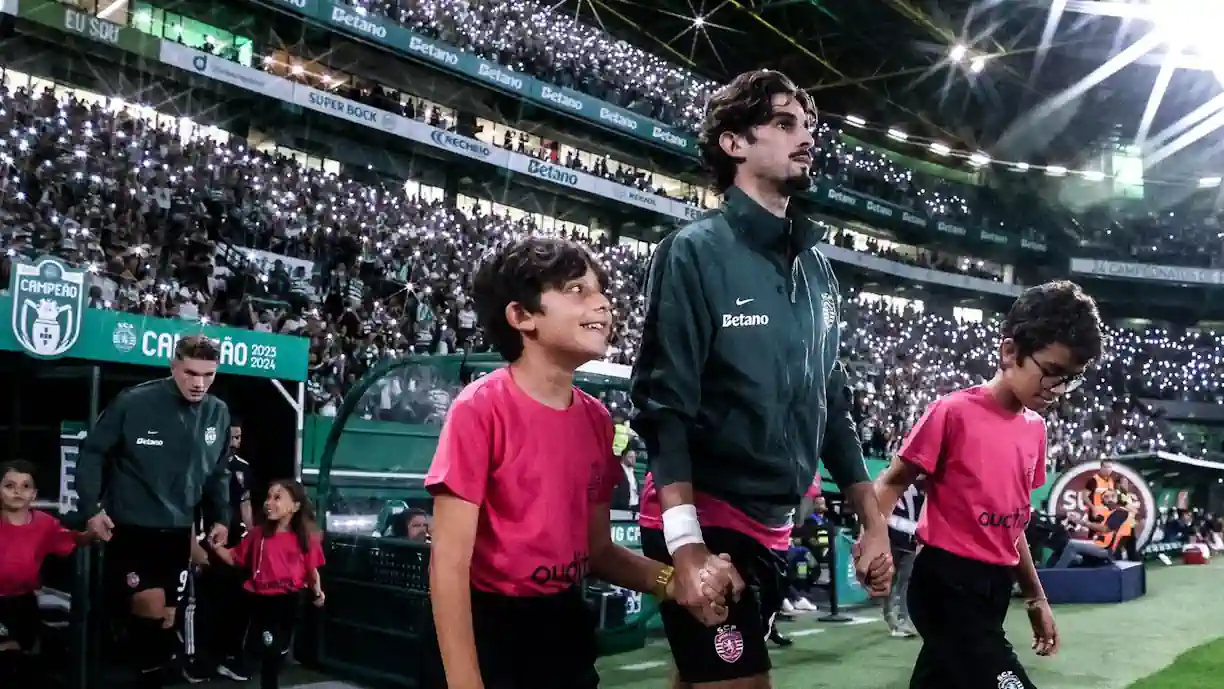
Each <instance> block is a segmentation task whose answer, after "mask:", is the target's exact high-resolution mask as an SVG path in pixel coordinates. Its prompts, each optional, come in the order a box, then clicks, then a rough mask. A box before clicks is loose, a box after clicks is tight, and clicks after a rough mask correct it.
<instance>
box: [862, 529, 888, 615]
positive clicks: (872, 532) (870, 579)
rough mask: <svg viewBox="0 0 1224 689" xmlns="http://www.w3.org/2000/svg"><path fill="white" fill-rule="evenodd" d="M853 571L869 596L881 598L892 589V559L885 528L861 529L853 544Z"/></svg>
mask: <svg viewBox="0 0 1224 689" xmlns="http://www.w3.org/2000/svg"><path fill="white" fill-rule="evenodd" d="M854 571H855V574H857V575H858V580H859V582H860V583H862V585H863V587H864V588H866V589H867V593H868V594H869V595H871V597H873V598H881V597H883V596H887V595H888V594H889V592H891V591H892V579H893V560H892V548H891V547H890V545H889V542H888V529H887V528H883V529H867V528H864V529H863V533H862V535H861V536H859V540H858V543H855V544H854Z"/></svg>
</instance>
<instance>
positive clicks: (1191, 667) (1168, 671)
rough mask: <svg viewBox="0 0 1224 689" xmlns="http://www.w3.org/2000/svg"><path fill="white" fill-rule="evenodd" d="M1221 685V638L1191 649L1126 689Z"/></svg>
mask: <svg viewBox="0 0 1224 689" xmlns="http://www.w3.org/2000/svg"><path fill="white" fill-rule="evenodd" d="M1222 685H1224V638H1220V639H1216V640H1215V641H1212V642H1209V643H1205V644H1203V645H1202V646H1198V647H1196V648H1192V649H1190V650H1189V651H1186V652H1185V653H1183V654H1181V655H1180V656H1178V657H1177V660H1175V661H1173V664H1172V665H1170V666H1169V667H1167V668H1165V669H1163V670H1161V671H1160V672H1157V673H1156V674H1154V675H1151V676H1149V677H1145V678H1143V679H1141V680H1139V681H1138V682H1135V683H1134V684H1132V685H1130V687H1128V688H1127V689H1219V687H1220V686H1222Z"/></svg>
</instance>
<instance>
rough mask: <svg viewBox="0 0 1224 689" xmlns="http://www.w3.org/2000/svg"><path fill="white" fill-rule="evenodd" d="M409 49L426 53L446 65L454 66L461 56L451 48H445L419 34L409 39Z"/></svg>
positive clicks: (425, 54) (426, 55)
mask: <svg viewBox="0 0 1224 689" xmlns="http://www.w3.org/2000/svg"><path fill="white" fill-rule="evenodd" d="M408 50H409V51H411V52H414V53H416V54H418V55H424V56H425V57H427V58H430V59H431V60H436V61H438V62H441V63H442V64H445V65H450V66H451V67H454V66H455V65H457V64H459V56H458V55H456V54H455V53H452V52H451V51H449V50H443V49H441V48H439V47H438V46H436V45H434V44H433V42H431V41H426V40H424V39H422V38H420V37H419V36H413V37H412V38H411V39H409V41H408Z"/></svg>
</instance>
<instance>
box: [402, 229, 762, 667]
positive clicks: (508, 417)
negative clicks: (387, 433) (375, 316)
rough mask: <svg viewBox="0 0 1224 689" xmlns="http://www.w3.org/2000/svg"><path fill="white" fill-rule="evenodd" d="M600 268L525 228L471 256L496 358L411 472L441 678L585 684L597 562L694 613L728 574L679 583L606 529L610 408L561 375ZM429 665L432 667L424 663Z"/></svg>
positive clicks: (600, 337) (597, 298) (612, 470)
mask: <svg viewBox="0 0 1224 689" xmlns="http://www.w3.org/2000/svg"><path fill="white" fill-rule="evenodd" d="M606 284H607V276H606V275H605V273H604V272H603V270H602V269H601V268H600V266H599V265H598V264H596V263H595V260H594V259H593V258H592V257H591V255H590V254H589V253H588V252H587V251H586V250H585V249H583V248H582V247H580V246H579V245H577V244H574V243H572V242H568V241H563V240H558V239H544V238H531V239H525V240H522V241H519V242H515V243H514V244H511V245H510V246H508V247H506V248H505V249H504V250H503V251H501V252H500V253H499V254H498V255H496V256H494V257H493V258H492V259H491V260H489V261H487V262H485V263H484V265H482V266H481V268H480V270H479V271H478V272H477V274H476V278H475V282H474V285H473V293H474V297H475V302H476V312H477V315H478V318H479V320H480V325H481V327H482V328H483V329H484V332H485V336H486V338H487V339H488V340H489V342H491V343H492V345H493V347H494V348H495V349H496V350H497V351H498V352H499V353H500V354H501V355H502V356H503V357H504V358H505V359H506V360H507V361H509V362H510V365H509V366H507V367H506V368H503V369H500V370H498V371H496V372H494V373H491V374H489V375H487V376H485V377H483V378H481V379H479V380H477V381H475V382H473V383H471V384H470V385H468V386H467V387H466V388H464V390H463V392H462V393H460V394H459V396H458V398H456V400H455V402H454V404H453V405H452V406H451V409H450V412H449V414H448V415H447V418H446V423H445V425H444V426H443V427H442V436H441V438H440V439H439V442H438V448H437V452H436V453H435V455H434V459H433V464H432V465H431V466H430V468H429V474H428V476H427V477H426V479H425V485H426V487H427V488H428V489H429V491H430V493H432V494H433V496H434V499H435V502H434V522H433V552H432V560H431V563H430V573H429V581H430V600H431V602H432V604H433V614H434V623H435V626H436V628H437V640H438V644H439V650H440V652H441V653H440V655H441V660H442V665H443V669H444V674H445V679H444V680H443V678H442V677H440V676H438V675H439V673H437V672H436V671H435V672H434V676H428V672H429V670H428V669H427V670H426V672H427V676H426V677H425V678H424V684H425V685H426V686H447V687H449V689H593V688H594V687H596V686H598V684H599V676H598V674H597V673H596V671H595V624H594V617H593V615H592V614H591V612H590V611H589V610H588V609H587V607H586V604H585V602H584V601H583V599H582V583H583V579H584V578H586V577H587V576H588V575H591V576H596V577H598V578H600V579H602V580H604V581H607V582H608V583H611V584H614V585H616V586H620V587H623V588H627V589H632V590H635V591H648V592H650V593H652V594H654V595H655V596H657V597H659V598H660V599H662V600H674V601H676V602H677V603H679V604H680V605H683V606H684V607H686V608H687V609H689V611H690V612H692V613H693V614H694V616H696V617H698V618H699V619H701V620H702V621H703V622H705V623H707V624H716V623H719V622H721V621H723V620H725V619H726V603H727V601H726V599H725V598H724V595H727V594H732V593H735V592H738V591H739V590H742V589H743V582H742V581H739V580H738V576H737V575H735V573H734V569H733V568H732V567H731V565H730V563H729V562H728V561H726V560H723V561H720V564H716V565H715V566H713V567H709V568H707V569H705V570H703V582H702V583H701V584H699V588H700V590H688V587H687V586H686V585H685V584H684V583H683V582H681V581H680V580H679V579H675V578H673V570H672V568H671V567H668V566H665V565H663V564H662V563H659V562H656V561H654V560H650V559H647V558H645V557H643V556H641V555H638V554H636V553H633V552H630V551H629V550H626V549H625V548H621V547H618V546H615V545H613V543H612V537H611V523H610V507H611V500H612V490H613V488H615V486H616V484H617V483H618V482H620V481H621V480H623V479H624V472H623V471H622V470H621V467H620V463H619V461H618V460H617V458H616V457H615V456H614V455H613V450H612V436H613V428H612V417H611V416H610V415H609V413H608V410H607V409H606V408H605V407H604V406H603V404H602V403H601V402H599V400H597V399H595V398H594V397H591V396H590V395H588V394H586V393H585V392H583V391H582V390H579V389H578V388H576V387H574V372H575V370H576V369H577V368H578V367H579V366H581V365H582V364H585V363H586V362H588V361H592V360H594V359H598V358H600V357H602V356H603V355H604V352H605V351H606V349H607V346H608V335H609V334H610V333H611V329H612V311H611V307H610V304H609V302H608V299H607V297H605V296H604V289H605V286H606ZM435 670H436V668H435Z"/></svg>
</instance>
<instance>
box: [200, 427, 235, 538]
mask: <svg viewBox="0 0 1224 689" xmlns="http://www.w3.org/2000/svg"><path fill="white" fill-rule="evenodd" d="M229 424H230V415H229V410H228V409H224V410H223V411H222V413H221V414H220V415H219V418H218V428H219V429H221V434H220V435H221V452H220V453H219V454H218V455H217V464H216V466H214V467H213V470H212V473H210V474H209V475H208V482H207V483H205V484H204V500H203V502H204V504H203V508H204V525H205V527H206V528H210V527H211V526H212V525H213V524H225V525H226V526H229V524H230V511H231V507H230V501H229V497H230V495H229V489H230V472H229V444H230V434H229Z"/></svg>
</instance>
